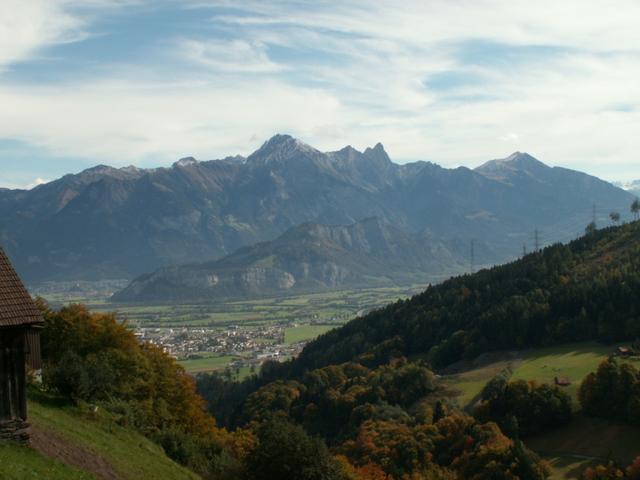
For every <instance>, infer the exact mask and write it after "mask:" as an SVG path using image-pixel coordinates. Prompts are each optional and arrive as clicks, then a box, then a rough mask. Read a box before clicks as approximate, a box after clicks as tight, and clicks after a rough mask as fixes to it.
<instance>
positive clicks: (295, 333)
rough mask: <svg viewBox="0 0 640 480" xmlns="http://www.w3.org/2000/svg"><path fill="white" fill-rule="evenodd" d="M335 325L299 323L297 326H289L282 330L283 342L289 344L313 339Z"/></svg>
mask: <svg viewBox="0 0 640 480" xmlns="http://www.w3.org/2000/svg"><path fill="white" fill-rule="evenodd" d="M335 327H336V326H335V325H300V326H298V327H290V328H287V329H285V331H284V343H286V344H287V345H290V344H292V343H298V342H304V341H307V340H313V339H314V338H316V337H318V336H320V335H322V334H323V333H325V332H328V331H329V330H331V329H332V328H335Z"/></svg>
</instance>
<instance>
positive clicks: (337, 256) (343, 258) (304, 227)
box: [113, 217, 468, 302]
mask: <svg viewBox="0 0 640 480" xmlns="http://www.w3.org/2000/svg"><path fill="white" fill-rule="evenodd" d="M456 247H457V246H456V245H454V244H452V245H446V244H444V243H443V242H441V241H437V240H433V239H429V238H427V237H423V236H420V235H416V234H408V233H405V232H403V231H401V230H399V229H397V228H395V227H393V226H392V225H390V224H388V223H386V222H383V221H381V220H380V219H378V218H376V217H372V218H368V219H365V220H362V221H360V222H356V223H354V224H352V225H346V226H341V225H332V226H329V225H322V224H318V223H304V224H301V225H298V226H296V227H293V228H291V229H289V230H287V231H286V232H285V233H284V234H283V235H281V236H280V237H278V238H277V239H275V240H273V241H271V242H261V243H258V244H256V245H253V246H249V247H243V248H240V249H238V250H237V251H236V252H234V253H232V254H231V255H228V256H226V257H224V258H222V259H220V260H217V261H213V262H205V263H196V264H188V265H182V266H172V267H165V268H161V269H159V270H157V271H155V272H153V273H150V274H144V275H141V276H140V277H138V278H136V279H134V280H133V282H131V284H130V285H129V286H128V287H127V288H125V289H124V290H122V291H121V292H119V293H117V294H116V295H114V297H113V300H114V301H118V302H122V301H136V302H149V301H153V302H162V301H176V300H179V301H185V300H189V301H197V300H211V299H214V298H219V297H225V298H229V297H234V296H235V297H248V296H252V295H268V294H278V293H283V292H294V291H295V292H300V291H320V290H330V289H336V288H340V287H345V286H349V287H370V286H373V285H388V284H400V285H407V284H411V283H418V282H422V283H425V282H427V281H436V280H441V279H443V278H444V277H446V276H448V275H451V274H452V273H456V272H461V271H464V269H465V268H468V265H467V264H466V263H464V262H465V257H464V255H465V254H466V251H465V252H460V251H459V250H460V249H459V248H456Z"/></svg>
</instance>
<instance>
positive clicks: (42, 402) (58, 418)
mask: <svg viewBox="0 0 640 480" xmlns="http://www.w3.org/2000/svg"><path fill="white" fill-rule="evenodd" d="M29 421H30V423H31V424H32V426H33V429H34V431H35V430H37V431H39V432H40V435H43V436H44V438H45V439H47V438H48V437H50V438H51V441H52V442H58V443H61V444H62V448H61V450H64V449H67V450H74V449H75V450H78V451H80V452H84V455H83V456H84V457H87V456H88V457H93V456H95V458H100V459H101V461H103V462H104V463H105V464H106V465H108V466H109V468H111V469H112V470H113V471H114V472H115V474H116V475H117V476H118V477H119V478H122V479H132V480H133V479H139V478H171V479H185V480H189V479H197V478H199V477H198V476H196V475H195V474H193V473H192V472H190V471H189V470H187V469H185V468H183V467H181V466H179V465H178V464H176V463H174V462H173V461H172V460H170V459H169V458H168V457H167V456H166V455H165V454H164V451H163V450H162V448H160V447H159V446H158V445H156V444H154V443H153V442H151V441H150V440H148V439H147V438H145V437H144V436H142V435H140V434H139V433H137V432H135V431H133V430H130V429H127V428H124V427H121V426H119V425H117V424H115V422H114V421H113V418H112V417H111V416H109V415H108V414H106V413H105V412H102V411H100V410H99V411H98V413H97V414H94V413H91V412H89V411H88V409H87V410H83V409H81V408H79V407H74V406H65V405H59V404H55V403H54V402H52V401H51V399H47V398H46V397H42V398H40V397H39V399H38V400H30V401H29ZM0 458H2V461H1V462H0V479H4V478H7V479H18V480H20V479H22V478H24V479H27V478H28V479H31V478H43V479H57V478H60V479H63V478H64V479H72V480H75V479H89V478H95V477H93V476H92V475H89V474H87V473H83V472H81V471H79V470H78V469H74V468H71V467H69V466H66V465H64V464H62V463H61V462H60V461H58V460H54V459H51V458H47V457H45V456H43V455H42V454H40V453H38V452H37V451H36V450H33V449H29V448H25V447H19V446H15V445H9V446H7V445H3V446H1V448H0Z"/></svg>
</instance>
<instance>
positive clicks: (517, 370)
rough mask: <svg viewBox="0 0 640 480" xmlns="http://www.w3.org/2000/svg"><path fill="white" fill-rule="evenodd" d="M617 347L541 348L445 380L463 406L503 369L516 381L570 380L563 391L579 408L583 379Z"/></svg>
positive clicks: (548, 381) (506, 356)
mask: <svg viewBox="0 0 640 480" xmlns="http://www.w3.org/2000/svg"><path fill="white" fill-rule="evenodd" d="M615 348H616V345H601V344H599V343H595V342H585V343H576V344H569V345H561V346H556V347H547V348H539V349H534V350H528V351H523V352H521V353H518V354H512V355H507V354H505V358H503V359H496V361H493V362H490V363H487V364H485V365H482V366H481V367H478V368H475V369H473V370H469V371H466V372H463V373H459V374H456V375H447V376H444V377H443V379H444V381H445V382H446V384H447V385H449V386H450V387H451V388H452V389H453V390H454V391H455V392H456V393H457V396H456V398H457V400H458V403H459V404H460V405H461V406H468V405H469V402H471V401H472V400H473V399H474V397H476V396H477V395H478V394H479V393H480V391H481V390H482V387H484V385H485V384H486V383H487V382H488V381H489V380H490V379H491V378H493V377H494V376H495V375H497V374H498V373H499V372H500V371H501V370H502V369H503V368H506V367H507V366H509V367H511V369H512V370H513V376H512V377H511V378H512V379H513V380H517V379H522V380H535V381H536V382H538V383H549V384H553V383H554V377H560V376H566V377H568V378H569V380H570V381H571V385H569V386H567V387H563V388H564V389H565V390H566V392H567V393H569V394H570V395H571V397H572V399H573V400H574V406H575V405H577V395H578V389H579V387H580V383H581V382H582V379H583V378H584V377H585V376H586V375H587V374H588V373H590V372H593V371H594V370H596V369H597V368H598V365H599V364H600V362H602V361H603V360H605V359H606V358H607V357H608V356H609V355H610V354H612V353H613V352H614V350H615Z"/></svg>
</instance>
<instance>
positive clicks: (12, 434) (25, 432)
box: [0, 248, 43, 442]
mask: <svg viewBox="0 0 640 480" xmlns="http://www.w3.org/2000/svg"><path fill="white" fill-rule="evenodd" d="M42 326H43V320H42V316H41V315H40V311H39V310H38V308H37V307H36V305H35V303H34V302H33V299H32V298H31V295H29V292H27V289H26V288H25V287H24V285H23V283H22V281H21V280H20V278H19V277H18V275H17V274H16V272H15V270H14V269H13V266H12V265H11V263H10V262H9V259H8V258H7V256H6V255H5V253H4V251H3V250H2V248H0V441H2V440H15V441H19V442H28V441H29V424H28V423H27V395H26V369H27V367H28V368H30V369H32V370H39V369H40V368H42V366H41V358H40V329H41V328H42Z"/></svg>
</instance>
